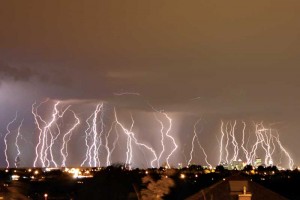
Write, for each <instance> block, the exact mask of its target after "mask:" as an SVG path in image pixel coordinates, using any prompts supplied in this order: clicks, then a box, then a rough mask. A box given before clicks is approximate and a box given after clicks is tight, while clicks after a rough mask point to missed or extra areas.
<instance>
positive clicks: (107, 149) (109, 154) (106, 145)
mask: <svg viewBox="0 0 300 200" xmlns="http://www.w3.org/2000/svg"><path fill="white" fill-rule="evenodd" d="M115 124H116V122H115V121H113V122H112V124H111V126H110V129H109V131H108V132H107V134H106V136H105V149H106V151H107V157H106V166H110V165H111V154H112V152H113V150H114V149H115V147H116V143H115V142H116V140H115V141H114V142H113V149H112V150H110V148H109V145H108V139H109V136H110V133H111V132H112V130H113V128H114V127H115Z"/></svg>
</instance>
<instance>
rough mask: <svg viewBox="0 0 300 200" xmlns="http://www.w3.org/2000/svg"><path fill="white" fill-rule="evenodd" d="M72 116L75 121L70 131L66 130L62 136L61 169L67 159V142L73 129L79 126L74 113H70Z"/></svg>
mask: <svg viewBox="0 0 300 200" xmlns="http://www.w3.org/2000/svg"><path fill="white" fill-rule="evenodd" d="M71 112H72V113H73V115H74V118H75V120H76V122H75V124H74V125H73V126H72V127H71V128H70V130H68V131H67V132H66V133H65V134H64V136H63V145H62V148H61V150H60V152H61V155H62V157H63V160H62V164H61V166H62V167H65V166H66V160H67V157H68V155H69V154H68V142H69V141H70V140H71V137H72V133H73V131H74V130H75V128H76V127H77V126H78V125H79V124H80V119H79V118H78V117H77V115H76V114H75V112H74V111H71Z"/></svg>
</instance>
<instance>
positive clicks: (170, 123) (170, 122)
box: [162, 112, 178, 168]
mask: <svg viewBox="0 0 300 200" xmlns="http://www.w3.org/2000/svg"><path fill="white" fill-rule="evenodd" d="M162 114H163V115H165V117H166V118H167V119H168V121H169V128H168V130H167V132H166V136H167V137H168V138H170V139H171V141H172V143H173V145H174V148H173V150H172V151H171V153H170V154H169V155H168V157H167V159H166V162H167V165H168V168H170V164H169V159H170V157H171V156H172V155H173V153H174V152H175V151H176V149H177V148H178V145H177V144H176V141H175V139H174V138H173V137H172V136H171V135H170V131H171V128H172V119H171V118H170V117H169V116H168V115H167V113H165V112H163V113H162Z"/></svg>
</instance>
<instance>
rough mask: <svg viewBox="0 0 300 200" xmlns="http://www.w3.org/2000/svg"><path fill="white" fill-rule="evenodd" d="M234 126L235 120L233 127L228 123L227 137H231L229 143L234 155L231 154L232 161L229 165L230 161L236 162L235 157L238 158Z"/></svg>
mask: <svg viewBox="0 0 300 200" xmlns="http://www.w3.org/2000/svg"><path fill="white" fill-rule="evenodd" d="M235 126H236V120H235V121H234V123H233V125H232V124H231V122H230V131H229V135H230V136H231V138H232V139H231V143H232V146H233V150H234V154H233V157H232V159H231V160H230V163H231V162H232V161H236V160H237V157H238V154H239V148H238V143H237V141H236V138H235Z"/></svg>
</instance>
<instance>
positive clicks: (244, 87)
mask: <svg viewBox="0 0 300 200" xmlns="http://www.w3.org/2000/svg"><path fill="white" fill-rule="evenodd" d="M0 27H1V28H0V78H1V79H0V133H1V134H2V137H0V139H1V142H0V145H1V146H0V150H1V151H0V154H1V155H0V159H1V161H0V166H5V162H4V155H3V153H2V152H3V151H4V147H3V145H4V142H3V135H4V134H5V133H6V125H7V124H8V123H9V121H11V120H12V119H13V118H14V116H15V113H16V112H18V116H19V118H18V122H17V123H16V124H15V125H13V126H12V127H11V128H12V135H11V136H10V137H9V143H10V145H9V154H10V156H11V158H10V160H11V164H12V165H13V160H14V155H15V153H16V150H15V147H14V146H13V142H14V136H15V130H16V128H17V126H18V123H19V122H20V120H21V119H23V118H24V119H25V120H24V125H23V128H22V135H23V136H24V138H25V139H27V140H29V141H27V142H25V141H24V140H22V141H21V142H20V144H21V145H22V146H21V150H22V155H21V156H20V158H21V163H22V165H24V166H30V165H31V164H32V160H33V157H34V156H32V155H34V147H35V144H36V139H37V134H38V133H37V131H36V128H35V125H34V121H33V116H32V114H31V105H32V104H33V103H34V102H35V101H36V102H38V103H39V102H42V101H44V100H45V99H47V98H49V102H47V103H46V104H44V105H43V106H41V108H40V113H41V115H42V116H44V117H45V118H47V116H48V117H49V116H50V115H51V113H49V112H52V110H51V109H52V108H53V102H55V101H56V100H60V101H61V102H62V104H63V105H64V106H66V105H72V109H73V110H74V111H75V112H76V113H78V114H79V115H80V116H81V118H82V127H81V128H78V129H77V131H76V133H74V135H73V138H72V141H73V144H72V145H71V146H70V151H71V153H70V154H72V152H73V155H70V156H69V159H70V160H69V161H68V162H69V163H70V164H71V165H76V164H78V163H81V161H82V159H84V158H83V156H84V153H85V149H84V144H82V146H81V143H82V141H84V129H85V127H84V126H85V124H84V121H85V119H86V117H88V116H89V115H90V114H91V112H93V110H94V109H95V106H96V104H97V103H100V102H104V103H105V113H107V114H106V115H105V116H106V121H107V122H108V126H109V125H110V123H109V121H110V118H111V117H112V111H113V108H114V107H116V109H117V111H118V112H119V113H120V119H122V121H123V122H124V123H125V124H126V125H127V126H130V123H129V122H130V120H131V119H130V113H131V114H132V115H133V117H134V118H135V119H136V124H135V128H134V131H135V132H136V134H137V136H138V138H139V140H140V141H143V142H148V143H147V144H149V145H152V146H153V147H154V148H156V149H157V150H159V149H160V148H161V147H160V146H159V145H160V144H159V142H160V132H159V131H160V127H159V124H158V123H157V121H156V120H155V118H154V117H153V110H152V109H151V106H149V105H152V106H153V107H154V108H156V109H157V110H164V111H165V112H166V113H168V114H169V116H170V117H172V119H173V123H174V125H173V127H172V131H171V135H173V136H174V137H176V140H177V142H178V145H179V146H180V148H179V149H178V150H177V152H176V153H175V154H174V157H173V158H172V159H171V162H172V163H174V165H176V164H175V163H178V162H183V163H185V162H186V160H185V158H184V156H187V157H188V156H189V151H190V147H191V139H192V136H193V124H194V123H195V122H196V121H197V120H198V119H199V118H201V119H202V120H201V123H200V125H199V127H202V131H201V133H200V132H199V137H200V140H201V142H202V144H203V146H204V148H205V150H206V151H207V153H208V159H209V161H210V162H211V163H212V164H214V165H216V164H217V162H218V153H219V149H218V139H217V138H220V125H221V120H224V121H227V120H239V123H240V122H241V120H245V121H246V122H247V123H248V124H249V126H251V125H252V124H253V122H261V121H263V122H264V124H265V125H266V126H272V127H273V128H275V129H277V130H278V131H279V133H280V138H281V141H282V144H283V145H285V147H286V149H287V150H288V151H289V152H290V153H291V155H292V157H293V159H294V161H295V164H296V165H300V151H299V147H298V143H299V142H298V141H299V140H300V124H299V111H300V101H299V100H300V92H299V87H300V79H299V75H300V69H299V66H300V65H299V64H300V57H299V55H300V1H298V0H285V1H283V0H272V1H271V0H253V1H237V0H235V1H232V0H229V1H221V0H210V1H204V0H195V1H194V0H191V1H184V2H183V1H174V0H173V1H169V0H164V1H156V0H153V1H141V0H132V1H102V0H88V1H56V0H53V1H38V0H36V1H33V0H30V1H17V0H4V1H1V3H0ZM126 92H127V93H130V94H128V95H123V94H124V93H126ZM121 94H122V95H121ZM69 115H70V114H69ZM159 117H162V116H159ZM69 118H70V119H71V117H70V116H66V119H65V121H64V123H65V124H67V123H69V122H68V119H69ZM73 121H74V120H73ZM70 123H71V122H70ZM66 127H67V125H66ZM199 129H200V128H199ZM238 129H240V127H238ZM237 132H238V131H237ZM120 135H122V133H120ZM123 139H124V138H123ZM121 146H122V142H120V144H119V146H118V148H120V150H119V151H120V152H122V150H121V149H122V147H121ZM78 147H79V148H78ZM138 149H139V148H136V152H137V151H138ZM123 152H124V151H123ZM81 153H82V154H81ZM75 154H76V155H75ZM118 154H120V155H118V156H119V160H118V159H116V160H115V162H118V161H120V162H121V161H122V155H121V153H118ZM118 156H117V155H116V157H118ZM123 157H124V155H123ZM141 157H142V156H141V155H139V159H136V165H137V166H140V167H145V166H147V164H141V163H143V161H141V160H143V159H142V158H141ZM146 157H149V155H146ZM76 159H77V160H76ZM78 160H79V161H78ZM138 160H139V161H138ZM194 161H195V162H199V163H203V157H202V158H200V157H198V158H195V160H194Z"/></svg>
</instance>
